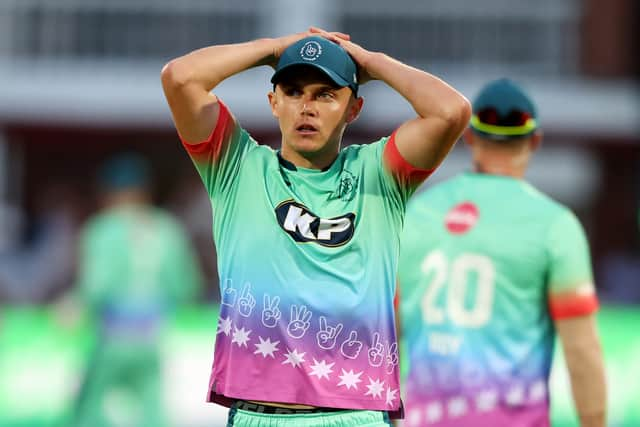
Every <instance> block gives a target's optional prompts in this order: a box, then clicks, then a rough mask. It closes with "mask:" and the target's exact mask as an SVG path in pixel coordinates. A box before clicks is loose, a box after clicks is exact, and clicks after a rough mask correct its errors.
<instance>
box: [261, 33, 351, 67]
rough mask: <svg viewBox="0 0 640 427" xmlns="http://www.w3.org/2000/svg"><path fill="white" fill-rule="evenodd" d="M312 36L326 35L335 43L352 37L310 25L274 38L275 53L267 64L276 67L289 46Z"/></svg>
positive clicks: (325, 36) (326, 37)
mask: <svg viewBox="0 0 640 427" xmlns="http://www.w3.org/2000/svg"><path fill="white" fill-rule="evenodd" d="M311 36H320V37H324V38H325V39H327V40H331V41H332V42H334V43H338V39H342V40H349V39H350V38H351V37H350V36H349V34H345V33H341V32H338V31H325V30H323V29H321V28H317V27H310V28H309V29H308V30H307V31H303V32H301V33H295V34H290V35H288V36H282V37H278V38H277V39H274V47H273V54H272V55H271V57H269V58H268V59H267V62H266V64H267V65H270V66H271V67H273V68H274V69H275V68H276V66H277V65H278V60H279V59H280V56H281V55H282V52H284V51H285V50H286V49H287V48H288V47H289V46H291V45H292V44H294V43H295V42H297V41H298V40H302V39H303V38H305V37H311Z"/></svg>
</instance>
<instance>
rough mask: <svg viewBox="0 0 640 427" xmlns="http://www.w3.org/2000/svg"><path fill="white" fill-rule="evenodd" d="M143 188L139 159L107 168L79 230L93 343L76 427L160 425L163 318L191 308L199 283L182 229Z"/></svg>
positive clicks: (123, 159) (120, 159)
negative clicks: (96, 208)
mask: <svg viewBox="0 0 640 427" xmlns="http://www.w3.org/2000/svg"><path fill="white" fill-rule="evenodd" d="M150 184H151V181H150V170H149V165H148V163H147V162H146V161H145V160H144V158H142V157H141V156H139V155H137V154H132V153H125V154H121V155H118V156H115V157H113V158H112V159H110V160H109V161H107V163H106V164H105V165H104V166H103V167H102V169H101V171H100V174H99V185H100V189H101V192H102V198H103V202H104V207H103V209H102V211H101V212H99V213H98V214H96V215H95V216H94V217H92V218H90V219H89V221H88V222H87V224H86V225H85V227H84V229H83V231H82V235H81V240H80V256H79V259H80V264H79V276H78V280H79V283H78V288H77V290H76V293H77V296H78V297H79V299H80V300H81V301H82V302H83V303H84V304H85V305H86V306H87V307H88V309H89V310H90V312H91V313H92V314H93V315H94V316H95V318H96V321H97V322H98V329H99V338H98V344H97V348H96V351H95V354H94V355H93V359H92V360H91V362H90V366H89V369H88V374H87V378H86V381H85V384H84V386H83V389H82V392H81V396H80V400H79V405H78V414H77V415H78V424H77V425H78V426H83V427H84V426H87V427H102V426H118V425H136V426H141V427H142V426H149V427H159V426H160V427H161V426H164V425H166V424H167V422H166V420H165V414H164V411H163V408H164V404H163V402H162V392H163V390H162V383H161V371H160V368H161V366H160V357H159V356H160V354H159V351H160V348H159V338H160V333H161V331H162V326H163V322H164V321H165V320H166V319H167V316H168V315H169V314H170V313H171V312H172V311H173V310H174V309H175V308H176V307H177V306H179V305H181V304H185V303H189V302H193V301H194V300H195V298H196V296H197V295H198V293H199V291H200V288H201V286H202V283H201V272H200V270H199V268H198V265H197V264H196V263H195V259H196V258H195V253H194V252H193V250H192V249H191V247H190V243H189V242H188V240H187V238H186V235H185V233H184V230H183V229H182V227H181V225H180V224H179V223H178V222H177V221H176V220H175V219H173V217H171V216H170V215H169V214H167V213H166V212H164V211H163V210H161V209H159V208H156V207H154V206H153V205H152V204H151V196H150ZM123 402H125V403H126V402H128V403H127V404H126V405H125V406H123Z"/></svg>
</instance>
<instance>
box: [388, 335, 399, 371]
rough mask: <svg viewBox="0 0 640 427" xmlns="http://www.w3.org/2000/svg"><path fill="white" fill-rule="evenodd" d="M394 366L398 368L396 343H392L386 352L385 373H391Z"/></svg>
mask: <svg viewBox="0 0 640 427" xmlns="http://www.w3.org/2000/svg"><path fill="white" fill-rule="evenodd" d="M396 366H398V343H396V342H394V343H392V344H391V345H390V346H389V351H388V352H387V373H388V374H391V373H393V370H394V369H395V368H396Z"/></svg>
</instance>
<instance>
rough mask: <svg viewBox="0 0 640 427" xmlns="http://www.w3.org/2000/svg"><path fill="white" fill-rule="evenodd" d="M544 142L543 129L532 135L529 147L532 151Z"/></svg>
mask: <svg viewBox="0 0 640 427" xmlns="http://www.w3.org/2000/svg"><path fill="white" fill-rule="evenodd" d="M540 144H542V131H541V130H537V131H535V132H534V133H533V135H531V142H530V143H529V147H530V149H531V151H535V150H537V149H538V147H540Z"/></svg>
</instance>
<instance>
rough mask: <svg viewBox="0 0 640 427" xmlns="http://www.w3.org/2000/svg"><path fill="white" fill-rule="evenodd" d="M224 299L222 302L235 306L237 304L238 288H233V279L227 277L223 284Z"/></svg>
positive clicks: (222, 297)
mask: <svg viewBox="0 0 640 427" xmlns="http://www.w3.org/2000/svg"><path fill="white" fill-rule="evenodd" d="M221 299H222V301H220V304H222V305H228V306H229V307H233V306H234V305H235V304H236V290H235V289H234V288H233V280H231V279H226V280H225V281H224V285H223V286H222V296H221Z"/></svg>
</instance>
